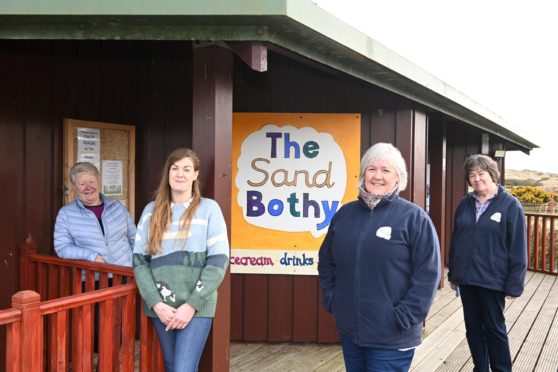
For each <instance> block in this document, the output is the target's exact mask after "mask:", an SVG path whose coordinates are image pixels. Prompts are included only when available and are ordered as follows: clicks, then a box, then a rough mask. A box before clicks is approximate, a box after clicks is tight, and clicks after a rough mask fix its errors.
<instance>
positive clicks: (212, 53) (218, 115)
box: [192, 46, 233, 371]
mask: <svg viewBox="0 0 558 372" xmlns="http://www.w3.org/2000/svg"><path fill="white" fill-rule="evenodd" d="M232 75H233V56H232V53H231V52H230V51H229V50H226V49H224V48H220V47H216V46H208V47H201V48H196V49H195V50H194V55H193V101H192V106H193V132H192V134H193V138H192V144H193V146H192V147H193V148H194V149H195V150H196V152H197V153H198V156H199V157H200V175H199V179H200V180H201V184H202V185H203V187H204V190H206V191H205V192H206V194H207V195H208V196H209V197H211V198H213V199H214V200H215V201H216V202H217V203H219V205H221V210H222V212H223V215H224V217H225V220H226V222H227V225H228V226H230V222H231V217H230V216H231V210H230V206H231V187H232V185H231V172H232V167H231V162H230V157H231V153H232V92H233V90H232V83H233V79H232ZM229 232H230V229H229ZM229 309H230V275H228V274H227V275H225V278H224V280H223V283H222V284H221V286H220V287H219V303H218V306H217V311H216V313H215V317H214V319H213V327H212V329H211V333H210V334H209V338H208V340H207V343H206V346H205V350H204V354H203V356H202V360H201V365H200V369H201V370H204V371H226V370H228V368H229V340H230V311H229Z"/></svg>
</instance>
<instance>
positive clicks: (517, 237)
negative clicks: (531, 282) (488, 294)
mask: <svg viewBox="0 0 558 372" xmlns="http://www.w3.org/2000/svg"><path fill="white" fill-rule="evenodd" d="M526 272H527V230H526V229H525V216H524V214H523V208H522V207H521V204H520V203H519V201H518V200H517V199H516V198H515V197H514V196H512V195H510V194H508V193H507V192H506V190H505V189H504V188H503V187H502V186H498V193H497V194H496V196H495V197H494V199H493V200H492V202H491V203H490V205H489V206H488V208H487V209H486V211H484V213H483V214H482V215H481V216H480V218H479V220H478V222H477V221H476V206H475V198H474V197H473V193H469V194H468V195H467V196H465V198H463V199H462V200H461V202H460V203H459V206H458V207H457V210H456V212H455V221H454V224H453V234H452V239H451V247H450V252H449V271H448V279H449V281H450V282H452V283H454V284H458V285H459V284H465V285H476V286H479V287H483V288H488V289H492V290H495V291H500V292H504V293H505V294H506V295H508V296H513V297H517V296H519V295H521V294H522V293H523V287H524V282H525V274H526Z"/></svg>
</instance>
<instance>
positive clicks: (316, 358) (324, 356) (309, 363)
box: [279, 345, 341, 372]
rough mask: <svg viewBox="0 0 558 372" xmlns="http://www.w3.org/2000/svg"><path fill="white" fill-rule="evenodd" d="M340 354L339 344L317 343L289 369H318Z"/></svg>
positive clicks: (302, 370)
mask: <svg viewBox="0 0 558 372" xmlns="http://www.w3.org/2000/svg"><path fill="white" fill-rule="evenodd" d="M339 354H341V347H340V346H339V345H315V346H314V349H313V350H312V349H309V350H307V351H306V352H305V353H304V355H303V356H302V359H301V361H300V362H299V363H297V364H293V366H292V368H291V367H289V371H292V372H298V371H301V372H307V371H316V370H318V369H320V368H321V367H322V366H323V365H324V364H326V363H327V362H329V361H330V360H332V359H335V357H337V356H338V355H339ZM279 367H281V366H280V365H279Z"/></svg>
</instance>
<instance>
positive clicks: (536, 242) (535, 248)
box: [525, 212, 558, 275]
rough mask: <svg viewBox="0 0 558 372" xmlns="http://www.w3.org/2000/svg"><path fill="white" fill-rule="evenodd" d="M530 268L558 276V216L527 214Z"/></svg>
mask: <svg viewBox="0 0 558 372" xmlns="http://www.w3.org/2000/svg"><path fill="white" fill-rule="evenodd" d="M525 217H526V219H527V259H528V262H529V265H528V268H529V270H532V271H539V272H543V273H547V274H554V275H558V254H557V252H556V250H557V249H558V216H557V215H548V214H540V213H529V212H528V213H525Z"/></svg>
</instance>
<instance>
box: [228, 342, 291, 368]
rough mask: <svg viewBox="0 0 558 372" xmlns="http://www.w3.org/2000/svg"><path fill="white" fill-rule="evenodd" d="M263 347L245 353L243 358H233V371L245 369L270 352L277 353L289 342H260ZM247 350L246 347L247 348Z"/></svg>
mask: <svg viewBox="0 0 558 372" xmlns="http://www.w3.org/2000/svg"><path fill="white" fill-rule="evenodd" d="M258 345H260V346H261V347H259V348H255V349H253V350H252V351H250V352H247V353H244V354H243V355H242V357H241V358H238V359H235V360H233V358H231V364H230V367H231V371H233V370H237V371H242V370H245V368H246V366H248V365H250V364H252V363H254V362H255V361H258V360H260V359H262V358H264V357H265V356H267V355H269V354H273V353H275V352H276V351H277V350H281V349H282V348H284V347H287V346H288V345H289V344H287V343H278V344H266V343H258ZM245 350H246V349H245Z"/></svg>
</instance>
